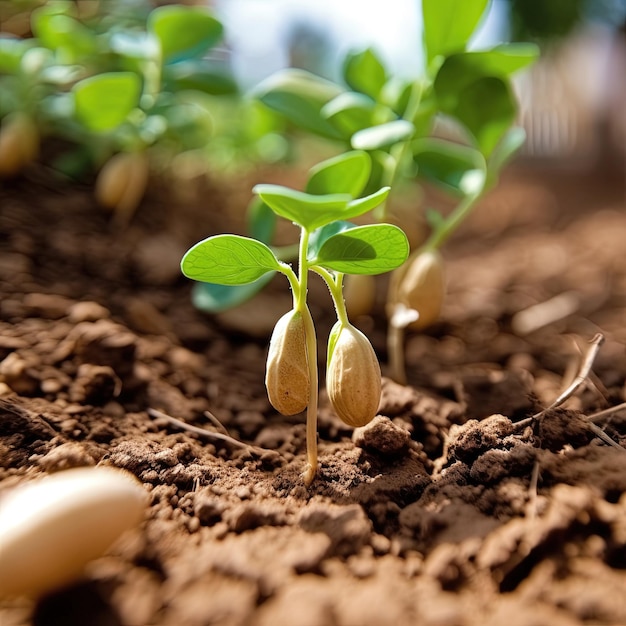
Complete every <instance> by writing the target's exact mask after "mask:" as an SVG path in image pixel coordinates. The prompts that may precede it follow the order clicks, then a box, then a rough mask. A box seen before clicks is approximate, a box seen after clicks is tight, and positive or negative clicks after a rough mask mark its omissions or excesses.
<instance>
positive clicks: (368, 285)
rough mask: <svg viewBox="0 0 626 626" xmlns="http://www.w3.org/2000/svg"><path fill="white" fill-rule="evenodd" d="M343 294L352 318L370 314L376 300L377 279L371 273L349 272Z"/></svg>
mask: <svg viewBox="0 0 626 626" xmlns="http://www.w3.org/2000/svg"><path fill="white" fill-rule="evenodd" d="M343 295H344V299H345V301H346V310H347V312H348V316H349V317H350V318H351V319H354V318H355V317H359V315H368V314H369V313H371V312H372V309H373V308H374V304H375V302H376V279H375V278H374V277H373V276H370V275H369V274H348V275H347V276H346V277H345V278H344V287H343Z"/></svg>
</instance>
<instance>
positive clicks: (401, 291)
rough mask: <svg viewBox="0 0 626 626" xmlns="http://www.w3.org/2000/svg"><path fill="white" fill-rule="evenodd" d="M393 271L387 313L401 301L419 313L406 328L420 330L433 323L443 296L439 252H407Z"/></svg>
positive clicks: (441, 304)
mask: <svg viewBox="0 0 626 626" xmlns="http://www.w3.org/2000/svg"><path fill="white" fill-rule="evenodd" d="M396 272H397V274H396V275H395V276H394V277H393V278H392V281H391V285H390V289H389V306H388V314H389V315H393V312H394V311H395V310H396V305H397V304H402V305H404V306H405V307H407V308H408V309H414V310H416V311H417V312H418V313H419V317H418V318H417V319H416V320H415V321H414V322H411V323H410V324H408V326H407V328H410V329H412V330H421V329H424V328H426V327H427V326H430V325H431V324H433V323H434V322H435V321H436V320H437V318H438V317H439V314H440V313H441V307H442V306H443V299H444V296H445V275H444V268H443V259H442V258H441V255H440V254H439V252H437V251H436V250H432V251H427V252H421V253H418V254H414V255H411V258H409V260H408V261H407V263H405V265H404V266H403V267H401V268H400V269H399V270H396Z"/></svg>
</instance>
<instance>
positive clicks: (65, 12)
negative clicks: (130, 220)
mask: <svg viewBox="0 0 626 626" xmlns="http://www.w3.org/2000/svg"><path fill="white" fill-rule="evenodd" d="M39 4H41V6H39V7H37V8H35V9H34V10H33V11H32V12H31V13H30V30H31V32H30V33H29V34H30V35H32V36H27V37H24V38H19V37H15V36H10V35H7V34H3V36H2V37H0V91H1V93H2V98H1V99H0V118H5V117H7V116H9V115H11V114H14V113H15V112H18V111H19V112H20V113H22V114H25V115H27V116H28V117H29V118H30V119H31V120H32V121H33V123H34V124H35V125H36V127H37V128H38V130H39V134H40V135H42V136H50V137H55V138H60V139H62V140H63V142H64V144H65V145H66V146H68V145H69V146H70V147H69V149H64V150H62V151H61V152H60V154H55V155H54V158H53V160H52V162H51V165H52V167H53V168H55V169H57V170H60V171H62V172H63V173H65V174H67V175H70V176H71V177H73V178H81V177H83V176H85V175H88V174H89V173H90V172H91V171H93V170H94V169H96V170H97V169H99V168H100V167H101V166H102V165H103V163H105V162H106V161H107V160H108V159H109V158H110V157H111V156H112V155H114V154H116V153H142V152H146V151H147V150H148V149H151V160H152V161H159V160H161V161H164V160H165V159H163V158H159V154H160V153H161V152H165V153H167V154H168V155H172V154H177V153H180V152H184V151H195V152H196V157H197V158H198V159H202V158H203V156H205V155H206V153H207V146H210V144H211V139H212V137H213V136H214V131H215V121H214V120H215V115H214V109H215V108H216V107H214V103H215V102H216V101H219V100H220V99H222V98H224V97H227V98H228V99H229V100H230V101H231V102H233V97H236V95H237V91H238V90H237V85H236V83H235V81H234V79H233V77H232V75H231V73H230V71H229V69H228V67H227V64H226V63H225V60H224V58H223V55H222V56H220V53H219V51H218V48H217V46H218V45H219V44H220V41H221V39H222V36H223V27H222V24H221V23H220V22H219V20H217V19H216V17H215V16H214V15H213V14H212V12H211V11H210V10H209V9H208V8H205V7H189V6H181V5H170V6H162V7H157V8H153V7H152V5H151V4H150V3H148V2H145V1H144V0H142V1H140V2H132V3H127V2H120V1H117V0H111V1H110V2H106V3H105V2H87V3H75V2H67V1H64V0H50V1H48V2H45V3H39ZM235 101H236V100H235ZM113 195H115V194H113Z"/></svg>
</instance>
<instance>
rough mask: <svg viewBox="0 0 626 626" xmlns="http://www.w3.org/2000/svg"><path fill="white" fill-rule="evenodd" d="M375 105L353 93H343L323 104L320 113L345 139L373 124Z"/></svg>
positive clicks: (369, 99)
mask: <svg viewBox="0 0 626 626" xmlns="http://www.w3.org/2000/svg"><path fill="white" fill-rule="evenodd" d="M375 110H376V103H375V102H374V101H373V100H372V99H371V98H370V97H369V96H365V95H363V94H360V93H355V92H354V91H345V92H344V93H340V94H339V95H338V96H337V97H336V98H333V99H332V100H331V101H330V102H328V103H327V104H325V105H324V106H323V107H322V109H321V111H320V113H321V115H322V117H324V118H325V119H327V120H328V121H329V122H330V123H331V124H332V125H333V126H334V127H335V128H336V129H337V130H338V131H339V132H340V133H341V134H342V136H344V137H345V138H346V139H349V138H350V137H351V136H352V135H353V134H354V133H356V132H357V131H358V130H362V129H363V128H368V127H370V126H371V125H372V123H373V117H374V112H375Z"/></svg>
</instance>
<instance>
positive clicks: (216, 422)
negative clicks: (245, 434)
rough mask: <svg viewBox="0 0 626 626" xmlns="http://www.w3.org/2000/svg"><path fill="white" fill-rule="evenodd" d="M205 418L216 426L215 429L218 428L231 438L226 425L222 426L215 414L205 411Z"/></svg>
mask: <svg viewBox="0 0 626 626" xmlns="http://www.w3.org/2000/svg"><path fill="white" fill-rule="evenodd" d="M204 417H206V418H207V419H208V420H209V421H210V422H211V424H213V426H215V428H217V429H218V430H220V431H221V432H223V433H224V434H225V435H226V436H227V437H230V436H231V435H230V433H229V432H228V429H227V428H226V426H224V424H222V422H220V421H219V420H218V419H217V417H215V415H213V413H211V411H205V412H204Z"/></svg>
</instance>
